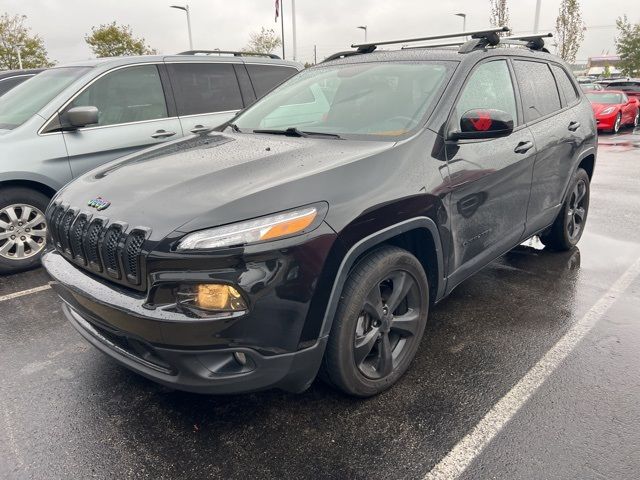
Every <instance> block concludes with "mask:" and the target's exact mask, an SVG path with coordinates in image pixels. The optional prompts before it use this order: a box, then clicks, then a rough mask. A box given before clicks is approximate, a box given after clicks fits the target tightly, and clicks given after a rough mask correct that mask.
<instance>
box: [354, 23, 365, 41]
mask: <svg viewBox="0 0 640 480" xmlns="http://www.w3.org/2000/svg"><path fill="white" fill-rule="evenodd" d="M356 28H359V29H360V30H364V43H367V26H366V25H360V26H359V27H356Z"/></svg>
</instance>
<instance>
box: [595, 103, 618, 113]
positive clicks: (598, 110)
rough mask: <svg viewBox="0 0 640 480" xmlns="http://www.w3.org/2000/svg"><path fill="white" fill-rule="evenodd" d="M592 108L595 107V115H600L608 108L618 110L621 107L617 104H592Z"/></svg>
mask: <svg viewBox="0 0 640 480" xmlns="http://www.w3.org/2000/svg"><path fill="white" fill-rule="evenodd" d="M591 106H592V107H593V113H595V114H596V115H599V114H600V113H602V111H603V110H606V109H607V108H610V107H613V108H618V107H619V105H615V104H611V103H592V104H591Z"/></svg>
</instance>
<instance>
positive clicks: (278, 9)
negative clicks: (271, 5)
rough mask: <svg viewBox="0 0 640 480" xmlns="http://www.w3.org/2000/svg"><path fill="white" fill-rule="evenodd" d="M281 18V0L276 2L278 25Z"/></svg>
mask: <svg viewBox="0 0 640 480" xmlns="http://www.w3.org/2000/svg"><path fill="white" fill-rule="evenodd" d="M279 16H280V0H276V23H277V22H278V17H279Z"/></svg>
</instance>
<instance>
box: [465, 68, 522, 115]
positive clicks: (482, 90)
mask: <svg viewBox="0 0 640 480" xmlns="http://www.w3.org/2000/svg"><path fill="white" fill-rule="evenodd" d="M474 109H483V110H486V109H495V110H502V111H504V112H507V113H508V114H510V115H511V117H512V118H513V121H514V123H517V118H518V113H517V110H516V97H515V94H514V90H513V84H512V82H511V75H510V74H509V67H508V66H507V62H506V61H504V60H498V61H495V62H487V63H483V64H481V65H480V66H479V67H478V68H476V69H475V70H474V71H473V73H472V74H471V77H470V78H469V80H468V81H467V84H466V85H465V86H464V90H463V91H462V94H461V96H460V98H459V99H458V104H457V106H456V113H457V117H456V120H457V121H459V119H460V118H461V117H462V115H463V114H464V113H465V112H468V111H469V110H474Z"/></svg>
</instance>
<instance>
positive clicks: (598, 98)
mask: <svg viewBox="0 0 640 480" xmlns="http://www.w3.org/2000/svg"><path fill="white" fill-rule="evenodd" d="M586 96H587V98H588V99H589V100H590V101H592V102H593V103H603V104H607V105H617V104H619V103H624V102H623V101H622V95H620V94H619V93H587V94H586Z"/></svg>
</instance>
